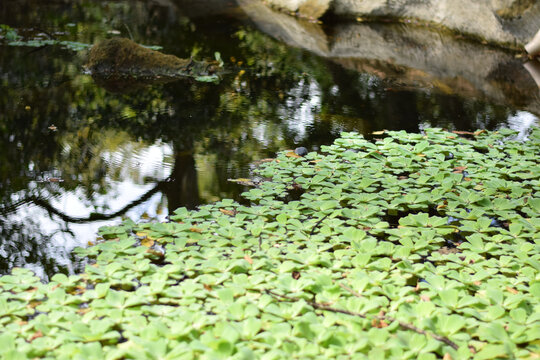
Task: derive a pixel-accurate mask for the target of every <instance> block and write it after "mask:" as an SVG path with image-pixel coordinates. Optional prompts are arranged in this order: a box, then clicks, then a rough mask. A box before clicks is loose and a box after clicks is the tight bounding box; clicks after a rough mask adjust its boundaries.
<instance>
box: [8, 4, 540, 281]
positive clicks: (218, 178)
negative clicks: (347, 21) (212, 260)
mask: <svg viewBox="0 0 540 360" xmlns="http://www.w3.org/2000/svg"><path fill="white" fill-rule="evenodd" d="M291 19H292V18H291ZM293 21H296V20H293ZM0 24H6V25H9V26H10V27H12V28H14V29H16V30H17V31H18V33H19V34H20V35H21V36H23V37H24V38H25V39H28V38H43V39H44V38H57V39H61V40H70V41H79V42H82V43H88V44H92V43H94V42H95V41H98V40H99V39H103V38H108V37H112V36H125V37H131V38H133V39H134V40H135V41H136V42H138V43H141V44H145V45H159V46H162V47H163V49H162V51H163V52H165V53H168V54H174V55H177V56H179V57H183V58H188V57H190V56H193V57H194V58H198V59H203V58H213V57H214V52H216V51H217V52H219V53H220V54H221V57H222V58H223V59H224V60H225V66H226V68H227V73H226V74H224V75H223V76H222V77H223V78H222V79H221V81H220V82H219V84H207V83H197V82H195V81H191V80H180V81H175V82H170V83H164V84H155V85H151V86H146V87H138V88H137V87H134V88H129V89H123V90H122V91H118V90H119V89H111V88H110V87H107V86H105V87H103V86H101V84H97V83H96V82H95V81H94V79H93V78H92V77H91V76H90V75H89V74H86V73H85V72H84V68H83V65H84V63H85V54H84V52H75V51H72V50H69V49H62V48H61V47H59V46H42V47H26V46H20V47H19V46H8V45H7V44H6V39H0V274H5V273H7V272H9V271H10V269H12V268H13V267H15V266H19V267H20V266H23V267H28V268H31V269H33V270H34V271H35V272H36V273H37V274H38V275H39V276H41V277H43V278H45V279H46V278H47V277H49V276H50V275H51V274H54V273H56V272H65V273H71V272H77V271H80V270H81V269H82V268H83V266H84V262H82V261H81V260H80V259H77V258H76V257H75V256H73V255H71V254H70V252H71V250H72V249H73V248H74V247H76V246H86V245H87V244H88V243H91V242H92V241H94V240H95V239H96V237H97V230H98V228H99V227H100V226H103V225H110V224H117V223H119V222H120V221H121V220H122V219H126V218H130V219H132V220H134V221H144V220H145V219H158V220H166V219H167V216H168V214H170V213H171V212H172V211H174V209H176V208H178V207H181V206H185V207H187V208H195V207H197V206H198V205H199V204H204V203H209V202H213V201H216V200H217V199H220V198H224V197H227V198H233V199H237V200H241V199H240V194H241V193H242V192H243V191H244V190H245V189H244V188H243V187H242V186H240V185H237V184H235V183H232V182H229V181H228V179H234V178H241V177H248V176H249V175H250V169H251V166H252V165H251V164H252V163H253V162H254V161H256V160H258V159H262V158H267V157H272V156H274V154H275V153H276V151H280V150H285V149H294V148H295V147H298V146H305V147H307V148H308V149H309V150H314V151H316V150H317V149H318V148H319V146H320V145H322V144H329V143H331V142H332V141H333V140H334V139H335V138H336V137H337V136H339V134H340V132H341V131H357V132H360V133H363V134H370V133H371V132H372V131H376V130H381V129H393V130H397V129H403V130H407V131H413V132H418V131H421V130H422V129H423V128H425V127H429V126H436V127H444V128H447V129H450V130H473V129H478V128H480V129H491V130H492V129H497V128H500V127H510V128H514V129H517V130H519V131H520V132H521V133H522V134H523V136H526V133H527V130H528V129H529V128H530V127H531V126H534V124H535V123H538V114H539V111H538V110H537V109H540V105H538V104H536V103H535V101H537V99H538V96H537V95H538V94H537V93H538V89H537V88H534V86H533V87H532V89H533V90H532V92H531V84H533V85H534V82H533V80H532V78H531V79H526V80H523V83H525V82H526V85H520V81H521V80H520V79H521V78H526V77H527V73H526V72H522V73H520V74H521V75H520V76H521V77H517V78H516V77H514V76H513V75H512V74H508V71H507V69H508V66H510V65H509V64H514V62H512V61H510V62H508V61H507V62H504V63H502V64H500V65H499V64H497V66H496V67H497V68H498V69H499V70H500V73H502V74H506V76H507V77H506V78H505V77H504V76H502V77H501V76H495V77H494V78H493V79H495V80H496V82H497V84H498V86H499V87H498V88H497V89H501V91H500V92H497V90H493V89H488V90H485V89H484V90H482V91H478V88H482V87H484V88H485V87H489V86H492V84H493V83H494V81H495V80H493V79H491V78H490V79H487V80H486V84H487V85H485V86H484V85H482V84H480V85H477V83H474V82H473V81H471V82H470V83H473V84H474V85H475V86H476V89H477V90H474V89H473V90H474V91H473V90H471V89H470V87H471V86H469V85H467V86H469V88H467V86H464V85H463V81H461V82H456V81H454V80H455V79H458V78H467V75H466V74H465V75H464V74H461V75H459V76H458V75H456V74H454V75H452V74H451V73H450V74H443V75H441V76H440V77H436V76H434V75H433V73H430V71H429V70H430V67H432V68H435V67H437V66H438V67H439V68H438V70H440V66H441V65H440V64H431V63H429V62H428V63H426V64H424V65H423V66H424V67H423V68H421V69H419V68H415V67H414V66H413V65H407V64H404V63H399V57H398V56H396V57H395V58H394V57H393V56H390V58H384V55H377V56H376V58H369V56H367V55H366V56H364V57H363V58H361V57H358V58H354V57H352V56H351V55H350V54H349V55H344V56H342V57H336V56H326V55H324V54H316V52H313V51H309V49H307V48H305V49H302V48H299V47H295V46H291V45H294V44H291V42H290V41H286V39H283V38H282V37H280V36H279V34H273V33H272V31H271V30H268V29H269V28H271V26H270V27H269V26H267V25H268V23H266V24H262V23H261V22H260V20H258V19H257V18H256V16H254V15H253V14H251V13H250V11H247V10H246V9H244V8H243V7H239V6H238V5H237V4H236V3H234V2H232V1H216V0H213V1H211V0H205V1H186V0H160V1H158V0H156V1H99V2H96V1H85V0H74V1H62V0H55V1H46V2H43V1H31V0H3V1H2V2H0ZM327 26H328V27H330V24H329V25H326V24H325V25H323V26H321V28H322V29H323V30H324V31H327V32H328V33H331V32H332V31H333V30H332V29H329V28H327ZM371 26H372V27H371V28H370V29H375V28H376V27H377V26H382V27H384V26H386V25H377V24H374V25H371ZM388 26H390V25H388ZM400 26H401V25H400ZM381 29H382V28H381ZM381 29H378V30H377V31H379V33H380V32H381V31H387V29H388V28H386V27H385V28H384V29H383V30H381ZM402 30H403V29H399V32H400V33H403V31H402ZM4 35H5V33H4ZM276 38H279V39H282V40H283V41H280V40H278V39H276ZM287 44H289V45H287ZM428 46H429V45H428ZM411 51H412V50H411ZM488 51H490V52H491V53H493V54H494V55H493V56H499V55H497V54H500V53H501V50H499V49H488ZM426 52H428V50H426ZM411 53H412V52H411ZM405 54H408V52H407V51H405ZM402 55H403V54H402ZM415 56H416V55H415ZM483 56H484V60H482V61H486V62H489V61H490V59H489V56H488V58H485V57H486V55H483ZM508 58H509V59H514V58H516V54H514V53H508ZM516 61H519V60H516ZM514 65H515V64H514ZM514 65H512V66H514ZM482 66H483V65H481V66H479V68H478V71H479V72H481V71H482V70H481V67H482ZM418 74H420V76H419V75H418ZM426 74H427V75H426ZM497 74H498V73H497ZM491 75H493V73H491ZM491 75H490V76H491ZM441 79H443V80H444V81H446V80H448V79H450V80H451V81H447V82H444V81H443V82H442V83H441ZM445 79H446V80H445ZM452 84H454V85H452ZM454 87H455V88H454ZM465 88H467V89H469V90H467V91H465V90H463V89H465ZM126 90H129V91H126ZM516 93H517V94H520V93H523V94H531V95H525V97H523V96H522V97H518V98H517V99H516V97H515V96H514V95H515V94H516ZM527 96H529V97H530V98H528V97H527Z"/></svg>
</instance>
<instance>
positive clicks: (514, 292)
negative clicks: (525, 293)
mask: <svg viewBox="0 0 540 360" xmlns="http://www.w3.org/2000/svg"><path fill="white" fill-rule="evenodd" d="M506 290H507V291H508V292H511V293H512V294H514V295H517V294H519V291H517V290H516V289H514V288H511V287H510V286H507V287H506Z"/></svg>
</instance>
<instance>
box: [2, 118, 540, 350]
mask: <svg viewBox="0 0 540 360" xmlns="http://www.w3.org/2000/svg"><path fill="white" fill-rule="evenodd" d="M466 135H467V137H462V136H458V135H457V134H454V133H448V132H444V131H442V130H438V129H427V130H425V133H424V134H408V133H406V132H385V133H383V134H379V135H377V136H379V137H381V139H378V140H374V141H368V140H365V139H364V138H362V136H360V135H358V134H353V133H344V134H342V137H341V138H340V139H338V140H336V142H335V143H334V145H332V146H325V147H322V154H316V153H309V154H307V155H306V156H305V157H299V156H297V155H295V154H294V153H286V152H284V153H281V154H279V156H278V157H277V158H276V159H274V160H272V161H267V162H264V163H262V164H261V165H260V167H259V169H258V170H257V172H258V176H259V178H261V179H263V180H262V181H256V182H253V184H256V185H257V187H256V188H254V189H251V190H250V191H248V192H246V193H245V194H244V195H245V197H246V198H248V199H249V200H251V205H250V206H243V205H240V204H238V203H235V202H233V201H231V200H223V201H220V202H218V203H216V204H213V205H207V206H202V207H201V208H200V209H199V210H197V211H187V210H185V209H183V208H181V209H178V210H177V211H176V212H175V215H174V216H172V217H171V220H172V222H170V223H146V224H135V223H132V222H125V223H124V224H122V225H121V226H115V227H106V228H103V229H102V231H101V234H102V236H103V238H104V239H103V241H101V242H99V243H98V244H97V245H95V246H92V247H90V248H88V249H79V250H78V253H79V254H80V255H81V256H87V257H89V258H90V259H93V260H92V261H93V263H92V264H91V265H88V266H87V268H86V271H85V273H83V274H81V275H76V276H69V277H67V276H65V275H56V276H54V277H53V278H52V281H51V282H50V283H47V284H43V283H41V282H40V281H39V279H38V278H37V277H35V276H34V275H33V274H32V273H31V272H30V271H29V270H24V269H15V270H13V273H12V275H9V276H3V277H1V278H0V287H1V293H0V327H1V328H2V333H1V335H0V357H1V358H3V359H10V358H12V359H24V358H25V356H26V357H27V358H36V357H43V358H49V359H64V358H81V359H83V358H84V359H93V358H96V359H97V358H99V359H124V358H126V359H132V358H133V359H158V358H159V359H192V358H205V359H216V358H226V359H253V358H263V359H289V358H301V359H308V358H325V359H351V358H355V359H359V358H363V357H366V358H367V357H369V358H376V359H383V358H395V359H407V358H410V359H435V358H444V359H466V358H471V357H474V358H475V359H494V358H497V357H503V358H514V357H515V358H520V359H526V358H535V356H537V354H539V353H540V281H539V271H540V261H539V260H540V251H539V250H540V246H539V245H540V231H539V228H540V218H539V214H540V182H539V179H540V164H539V160H538V154H539V149H540V129H538V128H535V129H533V131H532V133H531V134H530V136H529V140H528V141H526V142H523V143H522V142H518V141H515V140H512V137H513V136H514V135H515V134H514V133H512V132H511V131H509V130H501V131H500V132H494V133H491V132H487V131H478V132H476V133H469V134H466Z"/></svg>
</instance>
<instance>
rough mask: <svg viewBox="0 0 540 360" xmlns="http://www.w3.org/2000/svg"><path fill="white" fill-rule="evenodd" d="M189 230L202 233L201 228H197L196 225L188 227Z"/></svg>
mask: <svg viewBox="0 0 540 360" xmlns="http://www.w3.org/2000/svg"><path fill="white" fill-rule="evenodd" d="M189 231H191V232H196V233H199V234H200V233H202V232H203V231H202V229H199V228H196V227H192V228H189Z"/></svg>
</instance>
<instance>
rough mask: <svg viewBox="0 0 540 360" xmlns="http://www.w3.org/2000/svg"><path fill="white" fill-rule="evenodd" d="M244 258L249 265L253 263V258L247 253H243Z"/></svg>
mask: <svg viewBox="0 0 540 360" xmlns="http://www.w3.org/2000/svg"><path fill="white" fill-rule="evenodd" d="M244 260H246V261H247V262H248V263H249V264H250V265H251V264H253V259H252V258H251V257H250V256H249V255H248V254H245V255H244Z"/></svg>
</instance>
